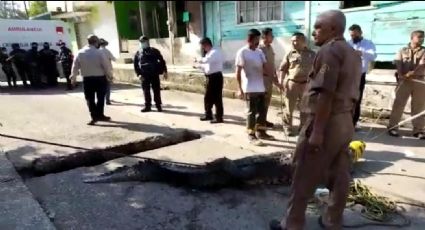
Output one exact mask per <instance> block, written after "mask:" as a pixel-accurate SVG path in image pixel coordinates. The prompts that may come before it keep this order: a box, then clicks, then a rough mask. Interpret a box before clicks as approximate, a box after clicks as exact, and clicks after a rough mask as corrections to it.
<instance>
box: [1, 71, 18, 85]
mask: <svg viewBox="0 0 425 230" xmlns="http://www.w3.org/2000/svg"><path fill="white" fill-rule="evenodd" d="M2 69H3V72H4V74H6V78H7V84H8V85H9V87H12V82H13V86H16V75H15V72H13V69H12V67H11V66H3V67H2Z"/></svg>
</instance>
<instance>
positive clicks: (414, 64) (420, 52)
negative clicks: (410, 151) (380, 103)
mask: <svg viewBox="0 0 425 230" xmlns="http://www.w3.org/2000/svg"><path fill="white" fill-rule="evenodd" d="M410 39H411V40H410V43H409V44H408V45H407V46H406V47H403V48H402V49H401V50H400V51H398V53H397V55H396V58H395V64H396V66H397V75H398V86H397V89H396V90H397V91H396V97H395V100H394V104H393V108H392V112H391V117H390V123H389V125H388V128H389V129H390V128H392V127H394V126H396V125H397V124H398V123H399V122H400V119H401V116H402V115H403V111H404V107H405V106H406V103H407V100H408V99H409V97H410V96H412V99H411V102H412V105H411V107H412V116H414V115H416V114H418V113H420V112H422V111H424V110H425V47H423V46H422V44H423V42H424V31H422V30H417V31H414V32H412V34H411V37H410ZM412 123H413V136H414V137H416V138H418V139H422V140H425V130H424V128H425V116H420V117H418V118H416V119H414V120H412ZM388 133H389V135H391V136H399V134H398V128H394V129H390V130H389V131H388Z"/></svg>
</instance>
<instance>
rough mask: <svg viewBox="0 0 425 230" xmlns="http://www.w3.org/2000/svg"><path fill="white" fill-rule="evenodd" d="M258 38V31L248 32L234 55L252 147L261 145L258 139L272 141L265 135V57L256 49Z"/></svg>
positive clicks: (270, 137) (266, 71) (240, 94)
mask: <svg viewBox="0 0 425 230" xmlns="http://www.w3.org/2000/svg"><path fill="white" fill-rule="evenodd" d="M260 36H261V33H260V31H258V30H256V29H251V30H249V32H248V38H247V43H248V44H247V45H246V46H244V47H242V48H241V49H240V50H239V51H238V52H237V53H236V61H235V66H236V79H237V81H238V85H239V97H240V98H241V99H245V100H246V102H247V110H248V114H247V129H248V139H249V141H250V142H251V143H252V144H254V145H263V143H262V142H261V141H259V140H258V139H268V140H271V139H274V138H273V136H270V135H268V134H267V133H266V105H265V91H266V89H265V87H264V77H263V75H264V73H268V70H267V66H266V63H267V61H266V57H265V56H264V53H263V52H262V51H261V50H260V49H258V45H259V44H260ZM257 115H258V116H257Z"/></svg>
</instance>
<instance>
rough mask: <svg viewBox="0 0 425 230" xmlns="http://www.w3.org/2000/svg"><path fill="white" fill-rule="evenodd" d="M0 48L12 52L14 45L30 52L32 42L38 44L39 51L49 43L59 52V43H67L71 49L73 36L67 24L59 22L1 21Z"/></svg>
mask: <svg viewBox="0 0 425 230" xmlns="http://www.w3.org/2000/svg"><path fill="white" fill-rule="evenodd" d="M0 34H1V35H0V46H1V47H6V48H7V51H8V52H10V51H11V50H12V48H11V45H12V44H13V43H19V45H20V47H21V49H24V50H28V49H30V47H31V42H37V43H38V46H39V49H42V48H43V43H44V42H48V43H49V44H50V48H51V49H55V50H57V51H59V46H58V43H59V42H60V41H62V42H65V43H66V45H67V47H68V48H71V36H70V34H69V29H68V26H67V24H66V23H64V22H62V21H57V20H14V19H0Z"/></svg>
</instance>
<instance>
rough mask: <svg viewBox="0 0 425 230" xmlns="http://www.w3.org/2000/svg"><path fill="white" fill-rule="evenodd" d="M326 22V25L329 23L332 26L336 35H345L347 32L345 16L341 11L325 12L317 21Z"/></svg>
mask: <svg viewBox="0 0 425 230" xmlns="http://www.w3.org/2000/svg"><path fill="white" fill-rule="evenodd" d="M319 19H321V20H324V21H325V22H326V23H329V25H330V26H332V27H333V28H334V30H335V32H336V33H340V35H342V34H344V31H345V15H344V13H342V12H341V11H339V10H329V11H325V12H323V13H321V14H319V16H317V20H319Z"/></svg>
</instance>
